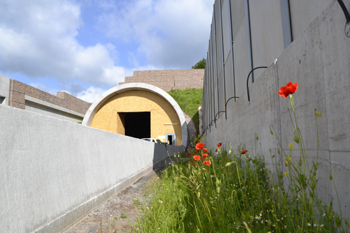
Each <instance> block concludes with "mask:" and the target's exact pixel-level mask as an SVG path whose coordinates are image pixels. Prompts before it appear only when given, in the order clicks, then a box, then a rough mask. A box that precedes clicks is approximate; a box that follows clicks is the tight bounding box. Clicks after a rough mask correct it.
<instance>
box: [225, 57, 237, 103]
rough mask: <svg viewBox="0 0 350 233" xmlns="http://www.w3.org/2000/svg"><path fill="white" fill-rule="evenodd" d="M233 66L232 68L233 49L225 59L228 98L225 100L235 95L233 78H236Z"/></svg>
mask: <svg viewBox="0 0 350 233" xmlns="http://www.w3.org/2000/svg"><path fill="white" fill-rule="evenodd" d="M232 71H233V68H232V61H231V51H230V53H229V54H228V57H227V59H226V61H225V82H226V85H225V90H226V100H225V102H226V101H227V100H228V99H229V98H231V97H233V96H234V95H235V93H234V83H233V81H234V80H233V79H234V74H233V72H232ZM230 101H233V102H234V101H235V100H230Z"/></svg>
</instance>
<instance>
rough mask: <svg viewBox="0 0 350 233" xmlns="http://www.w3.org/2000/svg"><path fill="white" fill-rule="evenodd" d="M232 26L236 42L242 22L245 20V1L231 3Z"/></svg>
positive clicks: (238, 0) (237, 0) (239, 0)
mask: <svg viewBox="0 0 350 233" xmlns="http://www.w3.org/2000/svg"><path fill="white" fill-rule="evenodd" d="M230 4H231V24H232V35H233V40H235V38H236V35H237V33H238V31H239V29H240V28H241V25H242V21H244V20H245V9H244V0H236V1H231V0H230Z"/></svg>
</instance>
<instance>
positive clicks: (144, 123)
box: [119, 112, 151, 138]
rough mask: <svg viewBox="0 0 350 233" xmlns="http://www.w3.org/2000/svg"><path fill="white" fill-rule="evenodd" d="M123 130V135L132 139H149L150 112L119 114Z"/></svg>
mask: <svg viewBox="0 0 350 233" xmlns="http://www.w3.org/2000/svg"><path fill="white" fill-rule="evenodd" d="M119 116H120V119H121V120H122V123H123V125H124V128H125V135H126V136H130V137H134V138H150V136H151V112H123V113H119Z"/></svg>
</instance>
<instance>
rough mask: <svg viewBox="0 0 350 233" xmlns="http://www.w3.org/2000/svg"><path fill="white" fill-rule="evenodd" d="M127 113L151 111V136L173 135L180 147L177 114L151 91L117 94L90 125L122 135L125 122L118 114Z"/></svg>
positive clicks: (166, 102)
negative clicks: (174, 134)
mask: <svg viewBox="0 0 350 233" xmlns="http://www.w3.org/2000/svg"><path fill="white" fill-rule="evenodd" d="M127 112H150V113H151V137H152V138H159V136H164V138H165V134H166V133H176V138H177V139H176V141H177V145H181V140H182V129H181V123H180V120H179V117H178V116H177V113H176V111H175V110H174V108H173V107H172V106H171V105H170V104H169V103H168V101H166V100H165V99H164V98H163V97H161V96H159V95H157V94H155V93H153V92H148V91H126V92H122V93H120V94H116V95H115V96H113V97H111V98H110V99H109V100H108V101H107V102H106V103H105V104H103V105H102V107H101V108H100V109H99V110H98V111H97V113H96V114H95V117H94V119H93V121H92V124H91V126H92V127H94V128H98V129H102V130H106V131H109V132H113V133H119V134H125V128H124V125H123V121H124V119H122V117H121V114H118V113H127ZM162 141H164V140H162Z"/></svg>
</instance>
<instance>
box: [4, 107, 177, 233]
mask: <svg viewBox="0 0 350 233" xmlns="http://www.w3.org/2000/svg"><path fill="white" fill-rule="evenodd" d="M0 112H1V114H0V129H1V130H0V148H1V150H0V158H1V163H0V185H1V189H0V206H1V208H0V224H1V231H2V232H16V233H22V232H23V233H24V232H45V233H48V232H61V231H62V230H63V229H64V228H65V227H67V226H69V225H70V224H72V223H74V222H75V221H77V220H78V219H79V218H81V217H82V216H84V215H85V214H87V213H88V212H89V211H90V210H91V209H92V208H94V207H96V206H98V205H99V204H100V203H101V202H102V201H104V200H106V199H107V198H109V197H110V196H111V195H113V194H114V193H116V192H118V191H121V190H122V189H124V188H126V187H127V186H128V185H130V184H131V183H133V182H135V181H136V180H137V179H139V178H140V176H142V175H143V174H146V173H147V172H149V171H151V170H152V169H153V165H154V164H155V163H157V162H160V161H162V160H163V159H164V158H167V157H168V154H167V152H169V154H170V155H173V154H174V153H177V152H179V151H183V147H176V146H166V145H158V144H154V143H150V142H146V141H143V140H139V139H135V138H131V137H127V136H122V135H118V134H114V133H110V132H106V131H103V130H99V129H94V128H90V127H86V126H82V125H79V124H76V123H73V122H68V121H64V120H60V119H56V118H53V117H49V116H45V115H41V114H37V113H33V112H28V111H24V110H21V109H17V108H13V107H8V106H3V105H0Z"/></svg>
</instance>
